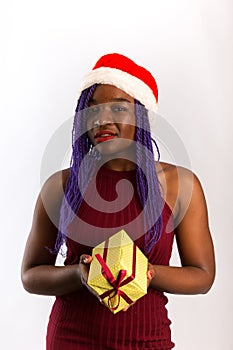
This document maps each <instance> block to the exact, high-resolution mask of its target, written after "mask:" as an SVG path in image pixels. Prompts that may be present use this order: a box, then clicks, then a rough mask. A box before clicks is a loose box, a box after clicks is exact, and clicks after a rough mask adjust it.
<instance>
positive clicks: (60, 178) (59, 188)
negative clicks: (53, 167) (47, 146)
mask: <svg viewBox="0 0 233 350" xmlns="http://www.w3.org/2000/svg"><path fill="white" fill-rule="evenodd" d="M69 174H70V169H69V168H67V169H64V170H60V171H57V172H56V173H54V174H52V175H50V176H49V177H48V179H47V180H46V181H45V183H44V184H43V187H42V190H41V194H42V195H43V194H46V193H47V192H49V193H50V194H51V192H53V193H54V194H56V193H57V194H59V193H62V192H63V193H64V190H65V187H66V183H67V180H68V178H69Z"/></svg>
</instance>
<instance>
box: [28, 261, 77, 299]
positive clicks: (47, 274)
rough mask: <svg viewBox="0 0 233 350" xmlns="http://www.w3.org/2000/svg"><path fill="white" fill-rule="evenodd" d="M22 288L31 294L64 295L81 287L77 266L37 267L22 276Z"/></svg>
mask: <svg viewBox="0 0 233 350" xmlns="http://www.w3.org/2000/svg"><path fill="white" fill-rule="evenodd" d="M22 282H23V286H24V288H25V289H26V290H27V291H28V292H29V293H33V294H40V295H55V296H59V295H64V294H68V293H72V292H75V291H77V290H79V289H80V288H82V287H83V284H82V282H81V278H80V274H79V265H78V264H77V265H69V266H51V265H39V266H35V267H32V268H30V269H28V270H27V271H25V272H24V273H23V274H22Z"/></svg>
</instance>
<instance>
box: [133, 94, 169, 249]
mask: <svg viewBox="0 0 233 350" xmlns="http://www.w3.org/2000/svg"><path fill="white" fill-rule="evenodd" d="M135 115H136V125H137V127H136V163H137V165H136V182H137V192H138V196H139V200H140V202H141V205H142V208H143V209H144V210H145V221H146V222H145V228H146V227H147V228H148V230H147V229H146V231H147V232H146V235H145V253H146V254H147V253H149V251H150V250H151V249H152V247H153V245H154V244H155V243H156V242H157V241H158V240H159V238H160V236H161V229H162V216H161V213H162V208H163V205H164V201H163V199H162V196H161V192H160V185H159V181H158V176H157V173H156V170H155V160H154V152H153V144H152V142H154V143H155V146H156V149H157V151H158V160H157V161H159V157H160V154H159V150H158V146H157V144H156V142H155V140H153V139H152V137H151V133H150V124H149V118H148V113H147V112H146V109H145V108H144V106H142V105H141V103H140V102H138V101H137V100H136V101H135Z"/></svg>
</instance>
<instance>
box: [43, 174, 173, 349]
mask: <svg viewBox="0 0 233 350" xmlns="http://www.w3.org/2000/svg"><path fill="white" fill-rule="evenodd" d="M135 175H136V171H135V170H133V171H123V172H118V171H113V170H110V169H108V168H106V167H102V168H101V169H100V171H99V173H98V176H97V177H96V187H97V190H98V194H99V195H100V196H101V197H102V199H104V200H105V203H102V201H101V198H100V197H98V194H97V193H96V190H95V186H94V185H93V183H94V182H93V183H91V184H90V185H89V187H88V190H87V193H86V196H85V202H83V203H82V205H81V208H80V210H79V213H78V214H79V215H78V216H79V218H77V219H76V220H74V221H73V223H72V225H71V228H70V232H73V234H71V237H72V239H71V238H68V239H67V248H68V250H67V258H66V261H65V264H66V265H69V264H77V263H78V262H79V257H80V255H81V254H90V255H91V252H92V247H93V246H95V245H96V244H98V243H100V242H102V241H103V240H104V239H106V237H108V236H110V235H112V234H114V233H116V232H118V231H119V230H120V229H125V231H126V232H127V233H128V235H129V236H131V238H132V239H133V240H134V241H135V243H136V244H137V246H138V247H139V248H140V249H141V250H142V251H143V252H144V235H143V236H141V235H140V232H144V230H143V226H142V225H143V224H142V220H141V217H140V214H141V213H142V208H141V205H140V203H139V200H138V197H137V194H136V191H135V189H136V179H135V178H136V176H135ZM120 180H121V181H120ZM122 180H123V181H122ZM119 181H120V182H119ZM122 193H123V194H124V196H122V195H121V194H122ZM132 194H133V197H132ZM119 198H124V203H121V202H119ZM130 199H131V200H130ZM106 201H108V205H107V206H106ZM121 204H122V205H121ZM104 206H105V208H104ZM119 208H121V209H119ZM106 211H108V213H106ZM162 215H163V232H162V236H161V238H160V240H159V241H158V243H157V244H156V245H155V246H154V247H153V248H152V250H151V251H150V253H149V254H148V255H147V257H148V260H149V262H150V263H151V264H157V265H168V264H169V259H170V256H171V251H172V244H173V238H174V230H173V223H172V213H171V210H170V208H169V207H168V205H167V204H166V203H165V205H164V208H163V213H162ZM80 218H81V219H80ZM100 227H101V229H99V228H100ZM74 232H75V233H76V236H75V235H74ZM88 242H90V243H89V244H88ZM90 245H91V246H90ZM166 303H167V297H166V296H165V295H164V294H163V293H162V292H159V291H156V290H154V289H152V288H149V289H148V293H147V295H145V296H144V297H142V298H140V299H139V300H138V301H137V302H136V303H135V304H134V305H132V306H131V307H130V308H129V309H128V310H127V311H126V312H123V311H120V312H118V313H117V314H115V315H114V314H113V313H112V312H111V311H110V310H109V309H108V308H107V307H106V306H104V305H102V304H101V303H100V302H99V300H98V299H97V298H96V297H95V296H94V295H92V294H91V293H90V292H89V291H88V290H87V288H85V287H83V288H82V289H80V290H79V291H77V292H75V293H72V294H68V295H64V296H62V297H56V300H55V303H54V305H53V308H52V311H51V315H50V319H49V324H48V330H47V337H46V344H47V347H46V349H47V350H90V349H93V350H126V349H127V350H136V349H138V350H139V349H140V350H143V349H154V350H170V349H172V348H173V347H174V343H173V342H172V341H171V331H170V323H171V322H170V320H169V319H168V316H167V310H166V307H165V306H166Z"/></svg>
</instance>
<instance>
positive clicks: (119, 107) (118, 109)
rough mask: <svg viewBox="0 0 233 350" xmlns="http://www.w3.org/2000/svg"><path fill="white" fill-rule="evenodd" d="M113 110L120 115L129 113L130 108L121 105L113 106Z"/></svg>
mask: <svg viewBox="0 0 233 350" xmlns="http://www.w3.org/2000/svg"><path fill="white" fill-rule="evenodd" d="M111 110H112V112H114V113H119V112H127V111H128V108H127V107H126V106H123V105H119V104H116V105H115V104H114V105H112V106H111Z"/></svg>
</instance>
